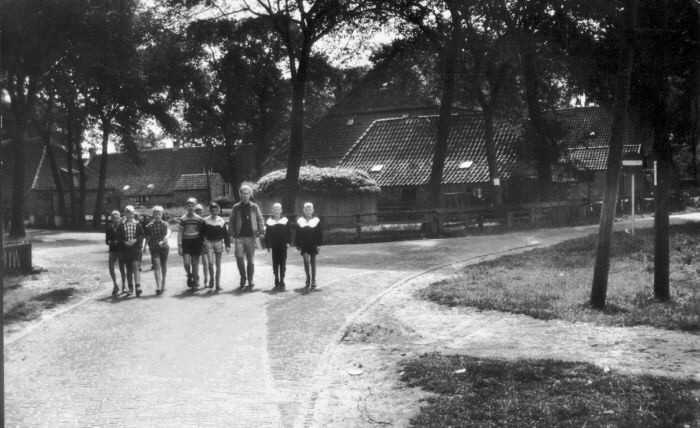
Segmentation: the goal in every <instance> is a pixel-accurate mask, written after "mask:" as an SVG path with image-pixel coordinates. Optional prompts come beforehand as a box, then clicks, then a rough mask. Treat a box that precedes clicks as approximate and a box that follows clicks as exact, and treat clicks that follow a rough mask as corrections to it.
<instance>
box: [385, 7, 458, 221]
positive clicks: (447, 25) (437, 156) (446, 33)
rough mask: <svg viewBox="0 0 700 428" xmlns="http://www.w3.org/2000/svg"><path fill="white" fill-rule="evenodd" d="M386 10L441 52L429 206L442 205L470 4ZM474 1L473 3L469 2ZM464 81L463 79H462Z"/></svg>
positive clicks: (386, 8)
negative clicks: (443, 182) (446, 163)
mask: <svg viewBox="0 0 700 428" xmlns="http://www.w3.org/2000/svg"><path fill="white" fill-rule="evenodd" d="M379 3H380V4H381V8H382V9H381V10H382V12H383V13H386V14H389V16H394V17H397V18H398V19H400V20H402V21H403V22H404V23H405V24H407V25H408V26H410V27H409V29H410V30H409V31H411V32H412V33H413V34H412V37H413V38H425V39H426V40H428V42H429V43H430V46H431V48H432V49H433V50H434V51H435V52H438V55H437V61H438V63H439V66H438V69H439V75H440V78H439V87H440V90H439V95H438V98H439V100H440V101H439V102H440V108H439V114H438V119H437V123H436V125H437V126H436V127H435V146H434V147H433V153H432V162H431V168H430V178H429V180H428V188H429V195H430V196H429V198H428V199H427V200H426V204H427V206H426V207H427V208H440V207H441V205H442V176H443V172H444V169H445V159H446V158H447V149H448V141H449V134H450V128H451V121H452V112H453V109H454V104H455V101H456V99H455V98H456V97H455V93H456V92H457V91H456V86H457V85H458V79H457V74H458V67H459V65H458V64H459V62H460V59H461V58H462V45H463V43H464V35H463V26H464V24H463V22H462V20H463V15H468V14H469V8H468V5H465V4H462V3H464V2H458V1H427V2H426V1H410V0H408V1H406V0H397V1H392V2H379ZM466 3H469V4H470V3H471V2H466ZM460 83H461V82H460ZM432 226H433V229H432V230H431V233H432V234H437V233H438V232H439V230H438V229H437V228H438V226H439V224H437V223H432Z"/></svg>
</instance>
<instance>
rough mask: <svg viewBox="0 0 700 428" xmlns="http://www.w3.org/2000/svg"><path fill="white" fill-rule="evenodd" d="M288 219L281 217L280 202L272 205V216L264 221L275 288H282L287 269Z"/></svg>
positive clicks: (266, 243) (266, 245) (266, 244)
mask: <svg viewBox="0 0 700 428" xmlns="http://www.w3.org/2000/svg"><path fill="white" fill-rule="evenodd" d="M288 223H289V220H287V217H282V204H280V203H275V204H274V205H272V217H270V218H268V219H267V221H266V222H265V247H266V248H267V251H270V250H272V272H273V273H274V274H275V287H274V289H275V290H284V287H285V284H284V274H285V271H286V270H287V246H288V245H289V241H290V239H289V224H288Z"/></svg>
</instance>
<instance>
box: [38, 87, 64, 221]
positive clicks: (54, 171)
mask: <svg viewBox="0 0 700 428" xmlns="http://www.w3.org/2000/svg"><path fill="white" fill-rule="evenodd" d="M45 119H46V128H45V129H44V133H43V134H44V135H43V136H44V146H45V150H46V156H47V157H48V159H49V167H50V168H51V176H52V178H53V184H54V188H55V189H56V192H55V193H56V199H57V200H58V215H59V217H61V218H62V219H65V216H66V200H65V193H64V188H63V180H62V178H61V171H60V170H59V169H58V162H57V161H56V154H55V153H54V151H53V146H52V145H51V137H52V135H53V94H49V99H48V104H47V106H46V118H45Z"/></svg>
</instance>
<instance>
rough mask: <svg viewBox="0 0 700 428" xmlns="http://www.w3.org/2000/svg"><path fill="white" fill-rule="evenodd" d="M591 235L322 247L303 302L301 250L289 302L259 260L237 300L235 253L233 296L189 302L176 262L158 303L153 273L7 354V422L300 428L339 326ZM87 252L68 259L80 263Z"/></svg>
mask: <svg viewBox="0 0 700 428" xmlns="http://www.w3.org/2000/svg"><path fill="white" fill-rule="evenodd" d="M590 232H592V229H591V228H590V227H588V228H575V229H555V230H550V231H538V232H518V233H511V234H504V235H495V236H482V237H469V238H459V239H445V240H423V241H411V242H395V243H383V244H367V245H354V246H328V247H323V248H322V251H321V254H320V256H319V262H318V263H319V286H320V289H319V290H318V291H316V292H314V293H311V294H308V295H307V294H304V293H301V292H300V287H301V284H303V282H302V278H303V268H302V267H301V266H300V260H299V256H298V254H296V252H291V251H290V258H289V262H290V266H289V271H288V281H287V283H288V291H287V292H285V293H277V294H274V293H270V292H269V291H268V290H269V288H270V284H271V272H270V271H271V269H270V266H269V262H268V257H269V256H267V255H266V254H264V253H259V254H258V258H257V262H256V263H257V272H256V277H257V281H256V282H257V290H256V291H255V292H253V293H244V294H239V293H235V292H233V291H232V288H233V286H234V285H233V284H234V283H235V282H237V273H236V271H235V266H234V263H233V260H232V259H233V258H232V256H226V258H225V260H226V263H225V264H224V272H223V277H224V278H225V283H224V284H223V285H224V287H225V289H224V292H222V293H220V294H213V293H209V292H207V291H198V292H196V293H194V294H190V293H187V292H183V291H184V287H183V285H182V284H184V275H183V270H182V267H181V266H180V261H179V258H178V257H177V256H176V255H175V254H173V255H172V257H171V260H170V263H169V268H170V274H169V285H168V290H167V291H166V293H165V294H164V295H163V296H160V297H156V296H154V295H153V279H152V273H151V272H150V271H148V272H144V273H143V275H144V280H143V281H142V283H143V284H144V285H145V287H144V288H145V294H144V296H142V297H141V298H139V299H136V298H133V297H132V298H129V299H124V300H119V301H117V302H116V303H115V302H114V301H113V300H112V299H111V298H110V297H109V296H108V294H109V292H110V290H111V286H110V287H107V286H105V291H104V294H103V295H101V296H99V297H98V298H97V299H95V300H93V301H90V302H88V303H86V304H84V305H81V306H80V307H78V308H77V309H75V310H73V311H70V312H68V313H66V314H63V315H61V316H59V317H57V318H55V319H52V320H50V321H49V322H47V323H44V324H42V325H41V326H39V327H38V328H37V329H36V330H34V331H33V332H32V333H31V334H29V335H27V336H26V337H24V338H22V339H21V340H17V341H15V342H13V343H11V344H10V345H8V346H6V347H5V386H6V389H5V393H6V397H5V400H6V402H5V417H6V424H7V426H8V427H15V426H22V427H37V426H39V427H41V426H46V427H59V426H66V427H68V426H70V427H74V426H80V427H82V426H100V427H102V426H120V427H121V426H127V427H132V426H134V427H136V426H138V427H141V426H146V427H151V426H153V427H156V426H163V427H177V426H202V427H231V426H240V427H265V426H274V427H276V426H292V424H293V423H294V419H295V418H296V417H298V415H299V414H303V413H304V412H305V410H304V409H303V406H302V405H304V404H305V403H304V400H305V399H306V393H307V392H308V391H309V389H310V388H311V386H312V382H314V381H318V379H313V374H314V373H315V372H316V369H317V367H319V363H320V362H321V361H320V359H321V358H322V357H323V353H324V350H326V348H327V346H328V345H329V343H330V342H331V341H332V340H334V338H335V336H336V334H337V331H338V329H339V328H340V327H341V326H342V325H344V323H345V322H346V321H347V320H348V319H349V317H351V315H352V314H353V313H354V312H355V311H357V310H358V309H359V308H361V307H362V306H363V305H365V304H366V302H367V301H369V300H371V299H372V297H374V296H377V295H379V294H380V293H381V292H382V291H384V290H386V289H387V287H389V286H390V285H391V284H393V283H395V282H396V281H400V280H402V279H405V278H408V277H410V276H412V275H415V274H416V273H419V272H421V271H423V270H425V269H428V268H430V267H433V266H437V265H440V264H445V263H450V262H455V261H459V260H465V259H468V258H471V257H475V256H479V255H482V254H488V253H490V252H498V251H503V250H506V249H509V248H517V247H522V246H526V245H531V244H535V243H538V242H543V241H545V242H556V241H559V240H562V239H565V238H569V237H574V236H582V235H584V234H587V233H590ZM95 235H96V236H97V238H96V239H101V237H100V236H99V235H98V234H95ZM86 248H87V247H86ZM91 251H94V250H91ZM79 252H80V248H74V249H71V253H72V255H71V256H72V258H73V259H75V258H76V257H79ZM105 256H106V255H105Z"/></svg>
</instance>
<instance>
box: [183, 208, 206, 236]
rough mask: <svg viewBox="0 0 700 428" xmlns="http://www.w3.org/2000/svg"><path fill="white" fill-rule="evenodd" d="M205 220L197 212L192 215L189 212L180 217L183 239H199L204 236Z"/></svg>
mask: <svg viewBox="0 0 700 428" xmlns="http://www.w3.org/2000/svg"><path fill="white" fill-rule="evenodd" d="M203 229H204V220H203V219H202V217H200V216H198V215H197V214H193V215H192V216H191V217H190V216H188V215H187V214H185V215H183V216H182V217H180V233H181V234H182V239H197V238H199V237H201V236H202V231H203Z"/></svg>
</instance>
